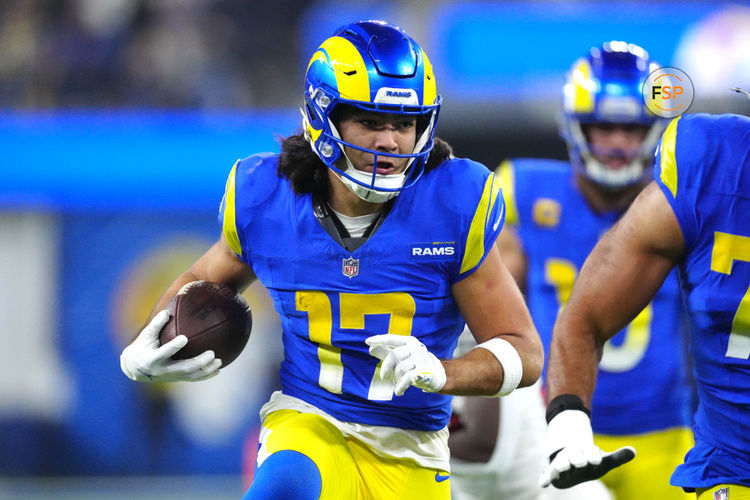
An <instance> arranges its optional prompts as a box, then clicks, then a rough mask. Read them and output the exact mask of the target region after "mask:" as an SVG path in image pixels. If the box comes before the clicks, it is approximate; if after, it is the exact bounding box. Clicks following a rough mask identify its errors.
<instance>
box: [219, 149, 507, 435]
mask: <svg viewBox="0 0 750 500" xmlns="http://www.w3.org/2000/svg"><path fill="white" fill-rule="evenodd" d="M277 165H278V156H277V155H271V154H264V155H256V156H251V157H249V158H246V159H244V160H241V161H239V162H237V163H236V164H235V166H234V168H233V169H232V172H231V173H230V176H229V179H228V181H227V188H226V192H225V195H224V201H223V203H222V211H221V215H220V220H221V221H222V225H223V232H224V236H225V237H226V239H227V241H228V242H229V245H230V247H231V248H232V249H233V250H234V251H235V252H236V253H237V254H238V255H239V256H240V257H241V258H242V260H243V261H244V262H246V263H247V264H248V265H250V266H251V267H252V269H253V271H254V272H255V274H256V275H257V276H258V278H259V279H260V280H261V282H262V283H263V285H264V286H265V287H266V288H267V289H268V291H269V293H270V295H271V298H272V299H273V303H274V306H275V308H276V310H277V311H278V313H279V315H280V317H281V323H282V327H283V345H284V360H283V362H282V365H281V372H280V373H281V384H282V391H283V392H284V393H285V394H289V395H291V396H295V397H297V398H300V399H302V400H304V401H306V402H308V403H310V404H312V405H315V406H317V407H318V408H320V409H322V410H323V411H325V412H327V413H329V414H330V415H333V416H334V417H336V418H338V419H340V420H344V421H348V422H358V423H364V424H370V425H384V426H393V427H400V428H405V429H416V430H437V429H442V428H443V427H445V426H446V425H447V422H448V419H449V417H450V400H451V398H450V396H445V395H441V394H434V393H425V392H422V391H421V390H420V389H417V388H414V387H410V388H409V389H408V390H407V391H406V393H405V394H404V395H403V396H401V397H397V396H395V395H394V393H393V383H392V382H384V381H383V380H381V379H380V377H379V360H378V359H377V358H375V357H373V356H371V355H370V354H369V352H368V346H367V345H366V344H365V339H366V338H367V337H370V336H371V335H379V334H385V333H392V334H397V335H413V336H415V337H417V338H418V339H419V340H420V341H421V342H423V343H424V344H425V346H426V347H427V349H428V350H429V351H430V352H432V353H433V354H435V355H436V356H437V357H438V358H440V359H449V358H451V356H452V353H453V350H454V349H455V347H456V343H457V340H458V336H459V334H460V333H461V331H462V329H463V327H464V320H463V318H462V316H461V314H460V313H459V311H458V308H457V306H456V303H455V302H454V300H453V297H452V295H451V285H453V284H454V283H456V282H458V281H460V280H462V279H463V278H465V277H466V276H468V275H469V274H471V273H472V272H474V271H475V270H476V269H477V268H478V267H479V265H480V264H481V263H482V262H483V260H484V258H485V257H486V256H487V254H488V253H489V251H490V249H491V248H492V246H493V245H494V243H495V240H496V239H497V235H498V234H499V232H500V229H501V228H502V224H503V221H504V214H505V209H504V203H503V196H502V193H501V191H500V185H499V182H498V180H497V178H496V176H495V175H494V174H493V173H492V172H490V171H489V170H488V169H487V168H485V167H484V166H482V165H480V164H478V163H474V162H471V161H469V160H465V159H451V160H447V161H446V162H444V163H443V164H441V165H440V166H439V167H437V168H436V169H434V170H432V171H430V172H428V173H426V174H425V175H424V176H423V177H422V179H420V180H419V182H417V183H416V184H415V185H414V186H413V187H411V188H409V189H407V190H405V191H403V192H402V193H401V194H400V195H399V196H398V197H396V199H395V203H394V205H393V207H392V209H391V211H390V213H389V214H388V215H387V217H386V218H385V220H384V221H383V223H382V225H381V226H380V227H379V229H378V230H377V231H376V232H375V233H374V234H373V235H372V236H371V237H370V238H369V239H368V240H367V241H366V242H365V243H364V245H362V246H361V247H360V248H358V249H357V250H355V251H354V252H349V251H347V250H345V249H344V248H343V247H342V246H340V245H339V244H338V243H336V242H335V240H334V239H333V238H332V237H331V236H330V235H329V234H328V233H327V232H326V231H325V230H324V228H323V227H322V226H321V224H320V223H319V221H318V220H317V219H316V216H315V214H314V211H313V203H312V199H311V196H310V195H309V194H304V195H296V194H294V193H293V191H292V188H291V185H290V183H289V181H288V180H287V179H286V178H284V177H279V176H278V174H277Z"/></svg>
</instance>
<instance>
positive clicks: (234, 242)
mask: <svg viewBox="0 0 750 500" xmlns="http://www.w3.org/2000/svg"><path fill="white" fill-rule="evenodd" d="M239 162H240V161H239V160H237V162H235V164H234V166H233V167H232V171H231V172H230V173H229V178H228V179H227V185H226V187H225V189H224V223H223V224H222V231H223V233H224V239H226V240H227V243H228V244H229V248H231V249H232V251H234V253H236V254H237V255H242V245H241V244H240V237H239V236H238V235H237V225H236V223H235V206H234V198H235V197H234V177H235V174H236V172H237V165H238V164H239Z"/></svg>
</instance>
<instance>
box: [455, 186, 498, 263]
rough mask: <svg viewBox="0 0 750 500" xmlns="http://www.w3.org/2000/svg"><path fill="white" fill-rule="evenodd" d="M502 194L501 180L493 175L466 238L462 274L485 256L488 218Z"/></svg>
mask: <svg viewBox="0 0 750 500" xmlns="http://www.w3.org/2000/svg"><path fill="white" fill-rule="evenodd" d="M499 192H500V179H498V177H497V176H496V175H495V174H494V173H492V174H490V176H489V177H487V181H486V182H485V183H484V190H483V191H482V197H481V198H480V199H479V205H477V209H476V211H475V212H474V218H473V219H472V220H471V226H469V235H468V236H467V238H466V248H465V249H464V258H463V260H462V261H461V270H460V271H459V272H460V273H464V272H466V271H468V270H470V269H472V268H474V267H475V266H476V265H477V264H479V261H480V260H482V256H483V255H484V233H485V229H486V227H487V216H488V215H489V212H490V209H491V208H492V207H493V206H494V204H495V199H496V198H497V194H498V193H499Z"/></svg>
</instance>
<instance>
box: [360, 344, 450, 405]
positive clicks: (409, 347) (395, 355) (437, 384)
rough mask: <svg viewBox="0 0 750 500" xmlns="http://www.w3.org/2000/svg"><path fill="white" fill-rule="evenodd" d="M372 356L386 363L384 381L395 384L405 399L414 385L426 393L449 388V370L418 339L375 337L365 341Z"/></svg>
mask: <svg viewBox="0 0 750 500" xmlns="http://www.w3.org/2000/svg"><path fill="white" fill-rule="evenodd" d="M365 343H366V344H367V345H369V346H370V354H371V355H372V356H375V357H376V358H378V359H381V360H382V361H383V364H382V365H381V366H380V378H382V379H383V380H388V379H391V380H393V382H394V383H395V387H394V390H393V391H394V392H395V393H396V396H403V394H404V393H405V392H406V389H408V388H409V386H410V385H413V386H415V387H418V388H420V389H422V390H423V391H424V392H437V391H439V390H440V389H442V388H443V386H444V385H445V368H443V363H441V362H440V360H439V359H437V358H436V357H435V355H434V354H432V353H431V352H430V351H428V350H427V347H425V345H424V344H423V343H422V342H420V341H419V340H418V339H417V338H416V337H407V336H404V335H394V334H392V333H389V334H386V335H374V336H372V337H369V338H368V339H366V340H365Z"/></svg>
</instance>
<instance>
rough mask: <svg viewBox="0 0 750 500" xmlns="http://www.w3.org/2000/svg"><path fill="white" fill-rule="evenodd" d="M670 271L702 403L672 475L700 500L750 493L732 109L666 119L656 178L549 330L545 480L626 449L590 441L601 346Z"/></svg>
mask: <svg viewBox="0 0 750 500" xmlns="http://www.w3.org/2000/svg"><path fill="white" fill-rule="evenodd" d="M674 267H677V269H678V272H679V277H680V287H681V290H682V294H683V297H684V299H685V301H686V303H687V307H688V312H689V315H690V318H691V323H692V327H693V328H692V331H691V340H690V352H691V354H692V357H693V362H694V371H695V378H696V384H697V388H698V409H697V412H696V414H695V424H694V427H693V429H694V431H695V446H694V447H693V448H692V449H691V450H690V452H689V453H688V454H687V455H686V456H685V459H684V464H682V465H680V466H679V467H677V469H676V470H675V472H674V474H673V475H672V478H671V482H672V484H674V485H677V486H682V487H683V488H685V489H686V490H687V491H692V490H696V491H697V497H698V499H700V500H704V499H709V500H713V499H737V498H750V461H748V457H750V360H749V358H750V120H748V118H746V117H740V116H737V115H720V116H710V115H703V114H698V115H687V116H686V115H683V116H682V117H680V118H677V119H675V120H673V121H672V122H671V123H670V125H669V127H668V128H667V130H666V132H665V133H664V136H663V138H662V140H661V146H660V152H659V154H658V156H657V161H656V173H655V180H654V181H653V182H652V183H651V184H650V185H649V186H648V187H647V188H646V189H645V190H644V191H643V192H642V193H641V195H640V196H639V197H638V198H637V199H636V200H635V202H634V203H633V205H632V206H631V207H630V209H629V210H628V212H627V213H626V214H625V216H624V217H623V218H622V220H620V221H619V222H618V223H617V225H615V227H614V228H613V229H612V230H611V231H609V232H608V233H607V234H606V235H605V237H604V238H603V239H602V241H601V242H600V243H599V244H598V245H597V246H596V248H595V249H594V251H593V252H592V253H591V255H590V256H589V257H588V258H587V260H586V264H585V265H584V267H583V270H582V271H581V275H580V276H579V278H578V281H577V282H576V285H575V287H574V289H573V293H572V296H571V299H570V301H569V303H568V306H567V307H566V309H565V310H564V311H563V312H562V314H561V315H560V318H559V319H558V321H557V323H556V325H555V330H554V335H553V341H552V350H551V354H550V361H549V368H548V370H549V371H548V381H549V391H550V396H552V397H553V399H552V400H551V401H550V404H549V406H548V410H547V417H548V419H550V422H549V425H548V435H549V438H550V441H551V444H552V447H553V448H555V449H556V453H555V457H554V459H553V460H552V462H551V464H550V465H549V467H548V468H547V469H546V470H545V472H544V473H543V475H542V477H541V481H542V482H552V484H555V483H557V484H563V483H564V484H574V483H577V482H580V481H585V480H587V479H589V478H592V477H597V476H600V475H601V474H603V473H606V471H607V470H609V469H610V468H611V467H613V466H617V465H618V464H620V463H622V462H623V461H624V460H627V459H628V458H629V457H630V456H631V455H632V451H631V450H630V449H628V448H625V449H621V450H618V451H617V452H615V453H614V454H609V453H604V452H602V451H601V449H599V448H598V447H597V446H596V445H595V444H594V443H592V441H591V437H590V436H591V427H590V423H589V418H588V416H587V410H586V408H587V407H588V405H589V404H590V401H591V395H592V393H593V392H594V384H595V382H596V364H597V362H598V360H599V357H600V356H601V352H602V347H603V345H604V343H605V342H606V341H607V340H608V339H609V338H610V337H611V336H612V335H613V334H614V333H615V332H616V331H617V330H618V329H619V328H621V326H622V325H623V324H625V323H627V322H628V321H630V320H632V318H634V317H635V316H636V315H637V314H638V313H639V311H641V310H642V309H643V307H644V306H645V305H646V304H647V303H648V302H649V301H650V300H651V299H652V298H653V297H654V295H655V294H656V293H657V290H658V289H659V287H660V286H661V284H662V282H663V281H664V280H665V279H666V277H667V276H668V275H669V273H670V272H671V271H672V269H673V268H674ZM653 382H655V381H652V383H653ZM592 423H593V422H592ZM614 472H617V469H615V470H614V471H613V473H614ZM605 477H606V476H605ZM648 494H649V493H648V489H644V495H648Z"/></svg>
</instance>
